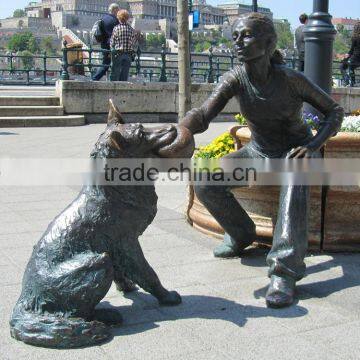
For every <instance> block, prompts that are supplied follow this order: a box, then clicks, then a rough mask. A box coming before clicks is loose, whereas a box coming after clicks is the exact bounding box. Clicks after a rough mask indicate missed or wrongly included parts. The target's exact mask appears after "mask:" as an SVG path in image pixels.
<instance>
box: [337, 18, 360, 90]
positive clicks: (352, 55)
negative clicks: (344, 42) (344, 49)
mask: <svg viewBox="0 0 360 360" xmlns="http://www.w3.org/2000/svg"><path fill="white" fill-rule="evenodd" d="M358 67H360V21H359V22H357V23H356V24H355V26H354V30H353V34H352V38H351V48H350V51H349V53H348V54H346V56H345V59H344V60H343V61H342V63H341V65H340V70H341V73H342V76H343V81H344V85H350V86H354V85H355V69H356V68H358Z"/></svg>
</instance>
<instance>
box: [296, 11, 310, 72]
mask: <svg viewBox="0 0 360 360" xmlns="http://www.w3.org/2000/svg"><path fill="white" fill-rule="evenodd" d="M299 21H300V23H301V25H300V26H299V27H298V28H297V29H296V30H295V46H296V50H297V55H298V61H297V64H296V70H298V71H301V72H303V71H304V65H305V41H304V33H303V30H304V27H305V24H306V22H307V21H308V16H307V15H306V14H301V15H300V17H299Z"/></svg>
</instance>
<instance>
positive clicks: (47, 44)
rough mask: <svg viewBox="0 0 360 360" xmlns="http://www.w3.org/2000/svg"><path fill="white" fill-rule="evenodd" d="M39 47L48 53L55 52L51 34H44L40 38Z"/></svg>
mask: <svg viewBox="0 0 360 360" xmlns="http://www.w3.org/2000/svg"><path fill="white" fill-rule="evenodd" d="M40 49H41V50H42V51H46V52H48V53H50V54H54V53H56V49H55V48H54V44H53V39H52V37H51V36H46V37H44V38H43V39H42V40H41V42H40Z"/></svg>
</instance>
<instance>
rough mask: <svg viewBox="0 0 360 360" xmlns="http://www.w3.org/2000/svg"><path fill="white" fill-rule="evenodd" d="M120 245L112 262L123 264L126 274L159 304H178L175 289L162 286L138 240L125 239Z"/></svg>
mask: <svg viewBox="0 0 360 360" xmlns="http://www.w3.org/2000/svg"><path fill="white" fill-rule="evenodd" d="M122 245H123V246H122V250H121V251H120V252H119V254H118V256H119V258H118V261H116V260H115V261H114V262H115V263H116V262H118V263H120V264H122V265H123V268H124V271H125V273H126V276H127V277H128V278H129V279H130V280H132V281H133V282H134V283H136V284H138V285H139V286H140V287H142V288H143V289H144V290H145V291H147V292H149V293H150V294H152V295H153V296H155V297H156V298H157V299H158V301H159V303H160V304H162V305H177V304H180V303H181V297H180V295H179V294H178V293H177V292H176V291H168V290H166V289H165V288H164V287H163V286H162V284H161V282H160V280H159V278H158V276H157V274H156V273H155V271H154V270H153V268H152V267H151V266H150V264H149V263H148V262H147V261H146V259H145V256H144V254H143V252H142V249H141V247H140V244H139V242H138V240H137V239H127V241H125V240H124V241H123V243H122Z"/></svg>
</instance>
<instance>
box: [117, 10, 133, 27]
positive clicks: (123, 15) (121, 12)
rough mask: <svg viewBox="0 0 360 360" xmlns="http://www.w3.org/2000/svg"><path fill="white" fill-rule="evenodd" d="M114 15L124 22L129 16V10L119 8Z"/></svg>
mask: <svg viewBox="0 0 360 360" xmlns="http://www.w3.org/2000/svg"><path fill="white" fill-rule="evenodd" d="M116 17H117V18H118V20H119V21H120V22H121V23H123V24H124V23H126V22H127V21H128V20H129V18H130V15H129V12H128V11H127V10H123V9H122V10H119V11H118V13H117V14H116Z"/></svg>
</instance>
